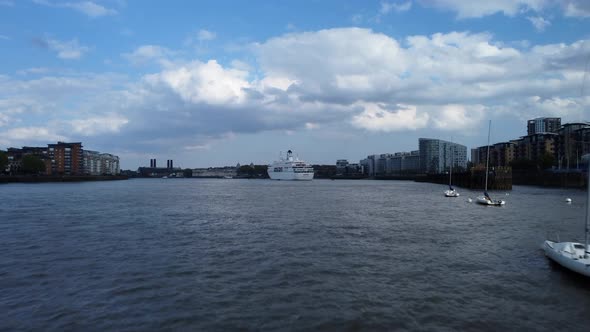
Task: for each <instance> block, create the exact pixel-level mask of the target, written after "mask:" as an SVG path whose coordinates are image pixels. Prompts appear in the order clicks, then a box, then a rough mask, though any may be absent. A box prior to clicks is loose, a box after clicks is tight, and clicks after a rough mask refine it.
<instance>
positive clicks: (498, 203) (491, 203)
mask: <svg viewBox="0 0 590 332" xmlns="http://www.w3.org/2000/svg"><path fill="white" fill-rule="evenodd" d="M475 202H476V203H477V204H481V205H488V206H502V205H504V204H506V202H505V201H503V200H501V199H500V200H496V201H493V200H492V201H491V200H489V199H487V198H485V196H479V197H477V198H476V199H475Z"/></svg>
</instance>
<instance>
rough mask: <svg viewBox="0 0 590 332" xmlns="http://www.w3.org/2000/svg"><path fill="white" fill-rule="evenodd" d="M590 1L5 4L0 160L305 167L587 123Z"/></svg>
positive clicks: (0, 8) (0, 32) (44, 0)
mask: <svg viewBox="0 0 590 332" xmlns="http://www.w3.org/2000/svg"><path fill="white" fill-rule="evenodd" d="M589 28H590V1H588V0H496V1H493V0H487V1H471V0H395V1H394V0H392V1H360V0H359V1H347V0H335V1H331V0H317V1H316V0H300V1H295V0H293V1H280V0H275V1H271V0H267V1H259V0H252V1H226V0H217V1H206V0H203V1H188V0H187V1H173V0H168V1H139V0H137V1H132V0H127V1H125V0H104V1H99V0H95V1H76V0H0V50H1V52H0V149H6V148H8V147H21V146H46V144H47V143H54V142H56V141H67V142H82V143H83V145H84V148H85V149H89V150H95V151H101V152H108V153H113V154H116V155H118V156H119V157H120V159H121V167H122V168H123V169H135V168H137V167H139V166H149V159H151V158H157V159H158V161H159V164H160V165H163V164H164V160H167V159H173V160H174V164H175V166H178V167H183V168H194V167H208V166H223V165H235V164H237V163H241V164H249V163H255V164H267V163H269V162H271V161H272V160H275V159H277V157H278V156H279V153H280V152H281V151H283V152H284V151H286V150H288V149H291V150H293V151H294V153H295V154H296V155H298V156H299V157H300V158H301V159H303V160H306V161H308V162H310V163H313V164H335V162H336V160H337V159H348V160H349V161H351V162H358V160H360V159H363V158H365V157H366V156H367V155H371V154H381V153H394V152H401V151H411V150H417V149H418V138H420V137H427V138H439V139H444V140H452V141H454V142H458V143H461V144H464V145H466V146H467V147H468V148H473V147H477V146H482V145H485V144H486V141H487V129H488V121H490V120H491V121H492V131H491V137H492V138H491V140H492V143H495V142H502V141H507V140H510V139H515V138H518V137H520V136H523V135H526V120H528V119H533V118H537V117H545V116H550V117H561V118H562V123H567V122H580V121H590V108H589V106H590V96H589V95H590V92H589V91H590V77H587V76H590V75H588V74H587V71H588V66H589V61H590V29H589Z"/></svg>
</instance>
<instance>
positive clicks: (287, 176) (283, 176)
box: [268, 172, 313, 181]
mask: <svg viewBox="0 0 590 332" xmlns="http://www.w3.org/2000/svg"><path fill="white" fill-rule="evenodd" d="M268 176H269V177H270V179H271V180H284V181H311V180H313V173H294V172H268Z"/></svg>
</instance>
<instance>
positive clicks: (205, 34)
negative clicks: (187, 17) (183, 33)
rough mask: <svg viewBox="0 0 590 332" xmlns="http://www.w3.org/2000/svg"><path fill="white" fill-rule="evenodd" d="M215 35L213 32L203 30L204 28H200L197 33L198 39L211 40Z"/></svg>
mask: <svg viewBox="0 0 590 332" xmlns="http://www.w3.org/2000/svg"><path fill="white" fill-rule="evenodd" d="M216 37H217V35H216V34H215V32H212V31H209V30H205V29H201V30H199V32H198V33H197V39H198V40H199V41H206V40H213V39H215V38H216Z"/></svg>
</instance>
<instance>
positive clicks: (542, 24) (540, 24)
mask: <svg viewBox="0 0 590 332" xmlns="http://www.w3.org/2000/svg"><path fill="white" fill-rule="evenodd" d="M527 20H529V21H530V22H531V24H533V26H534V27H535V29H536V30H537V31H539V32H541V31H545V28H547V27H548V26H550V25H551V21H549V20H546V19H544V18H543V17H541V16H528V17H527Z"/></svg>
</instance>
